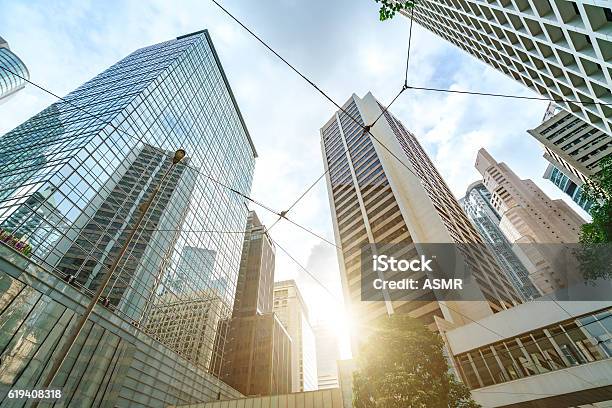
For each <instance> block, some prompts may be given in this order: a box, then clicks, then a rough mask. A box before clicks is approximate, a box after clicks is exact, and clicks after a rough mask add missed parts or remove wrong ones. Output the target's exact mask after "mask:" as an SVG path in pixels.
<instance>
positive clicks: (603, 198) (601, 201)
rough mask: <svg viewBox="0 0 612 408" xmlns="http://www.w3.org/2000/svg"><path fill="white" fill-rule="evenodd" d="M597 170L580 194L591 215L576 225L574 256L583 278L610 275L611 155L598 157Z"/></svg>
mask: <svg viewBox="0 0 612 408" xmlns="http://www.w3.org/2000/svg"><path fill="white" fill-rule="evenodd" d="M599 165H600V167H601V170H600V171H599V172H598V173H597V174H596V175H594V176H592V177H590V178H589V181H588V183H586V184H585V185H584V186H583V193H582V194H583V196H585V197H586V198H588V199H589V200H591V201H593V205H592V206H591V208H590V209H589V213H590V214H591V217H592V218H593V221H591V222H590V223H588V224H584V225H583V226H582V227H581V229H580V243H581V244H582V245H581V248H580V249H579V251H578V260H579V261H580V263H581V269H582V274H583V276H584V279H585V281H592V280H595V279H598V278H607V279H610V278H612V251H610V250H609V249H610V243H612V200H611V199H610V198H611V197H612V156H608V157H606V158H605V159H602V160H601V162H600V163H599Z"/></svg>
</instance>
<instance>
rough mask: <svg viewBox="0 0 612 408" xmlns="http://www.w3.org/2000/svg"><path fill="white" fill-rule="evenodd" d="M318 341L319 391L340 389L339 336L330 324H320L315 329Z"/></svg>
mask: <svg viewBox="0 0 612 408" xmlns="http://www.w3.org/2000/svg"><path fill="white" fill-rule="evenodd" d="M314 332H315V338H316V339H317V368H318V383H319V389H320V390H324V389H328V388H338V387H339V384H340V383H339V379H338V360H339V359H340V347H339V344H338V335H337V334H336V332H335V331H334V329H333V327H331V326H330V324H329V323H325V322H322V323H319V324H317V325H316V326H315V327H314Z"/></svg>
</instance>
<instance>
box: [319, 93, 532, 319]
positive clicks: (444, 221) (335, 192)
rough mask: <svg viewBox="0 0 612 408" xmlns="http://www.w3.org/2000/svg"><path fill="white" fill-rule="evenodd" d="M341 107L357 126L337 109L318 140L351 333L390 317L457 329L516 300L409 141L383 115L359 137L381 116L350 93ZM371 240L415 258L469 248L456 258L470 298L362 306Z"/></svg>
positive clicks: (368, 100)
mask: <svg viewBox="0 0 612 408" xmlns="http://www.w3.org/2000/svg"><path fill="white" fill-rule="evenodd" d="M343 109H344V110H345V111H346V112H347V113H348V115H351V116H352V117H353V118H354V119H355V120H356V121H357V122H358V123H354V122H353V120H352V119H351V118H350V117H349V116H347V114H345V113H343V112H337V113H336V114H335V115H334V116H333V117H332V118H331V119H330V120H329V121H328V122H327V123H326V124H325V125H324V126H323V128H322V129H321V139H322V140H321V142H322V150H323V157H324V163H325V167H326V169H327V170H329V172H328V175H327V186H328V193H329V199H330V205H331V212H332V220H333V224H334V233H335V238H336V243H337V244H338V246H339V250H338V257H339V260H340V269H341V278H342V285H343V288H344V292H345V296H344V298H345V299H346V301H347V303H348V305H347V306H348V310H349V312H350V313H351V315H352V318H353V320H354V321H355V323H356V324H357V326H356V330H358V331H361V330H362V328H361V326H360V325H365V326H368V322H370V321H371V320H372V319H375V318H377V317H379V316H384V315H387V314H391V313H410V314H411V315H412V316H414V317H417V318H419V319H420V320H421V321H422V322H424V323H425V324H427V325H430V327H431V328H435V325H436V322H435V316H436V317H438V318H444V319H447V320H449V321H451V322H453V323H454V324H463V323H466V322H469V321H470V319H474V318H478V317H482V316H486V315H489V314H491V313H493V312H496V311H500V310H503V309H504V308H507V307H511V306H512V305H513V304H514V303H515V302H520V300H519V296H518V295H517V293H516V291H515V290H514V288H513V287H512V285H511V284H510V283H509V282H508V280H507V278H506V276H505V275H504V273H503V272H502V271H501V269H500V268H499V266H498V265H497V263H496V261H495V259H494V258H493V255H491V254H490V253H488V251H486V250H485V248H484V242H483V240H482V238H480V235H479V234H478V232H477V231H476V229H475V228H474V226H473V225H472V224H471V222H470V220H469V219H468V218H467V216H466V215H465V212H464V211H463V209H462V208H461V206H460V205H459V203H458V202H457V200H456V199H455V198H454V196H453V194H452V193H451V191H450V189H449V188H448V186H447V185H446V183H445V182H444V180H443V179H442V177H441V176H440V174H439V173H438V171H437V170H436V168H435V166H434V165H433V163H432V162H431V160H430V159H429V157H428V156H427V154H426V153H425V151H424V150H423V148H422V147H421V145H420V144H419V142H418V141H417V139H416V137H415V136H414V135H413V134H412V133H410V132H409V131H408V130H406V128H405V127H404V125H403V124H402V123H401V122H400V121H399V120H397V119H396V118H395V117H394V116H393V115H391V114H390V113H389V112H386V113H385V114H384V115H383V116H382V117H381V119H380V120H379V121H378V122H377V123H376V125H375V126H373V127H372V129H371V132H372V134H373V135H374V136H375V137H376V139H377V140H378V141H376V140H375V139H374V138H372V137H371V136H370V135H369V134H367V133H364V132H363V130H362V129H361V128H360V126H359V125H362V126H363V125H365V124H370V123H372V122H374V120H375V119H376V118H377V117H378V116H379V115H380V114H381V112H382V107H381V105H380V104H379V103H378V102H377V101H376V99H375V98H374V96H372V94H371V93H368V94H367V95H366V96H365V97H363V98H359V97H357V96H356V95H353V96H352V97H351V98H350V99H349V100H348V102H346V103H345V104H344V106H343ZM383 145H384V146H385V147H383ZM387 149H389V150H390V151H391V152H393V154H394V155H395V157H393V156H392V155H391V153H389V151H387ZM398 158H399V160H401V161H402V163H403V164H402V163H400V161H399V160H398ZM404 166H407V167H408V168H409V169H410V170H411V171H412V172H413V173H415V174H416V176H415V174H412V173H411V172H409V171H408V170H407V169H406V167H404ZM376 243H394V244H402V245H403V246H405V247H406V248H408V249H409V250H410V251H414V253H415V256H418V255H417V253H418V254H421V253H422V252H419V251H423V248H422V246H421V245H419V244H422V243H449V244H464V243H472V244H474V245H471V246H470V248H467V246H457V251H463V250H466V251H467V250H468V249H469V250H471V251H473V252H471V253H468V252H462V253H461V254H460V255H461V256H462V257H464V259H465V261H466V263H467V264H468V265H469V266H470V268H471V270H472V275H473V278H474V279H471V283H470V288H469V291H470V293H472V295H471V298H470V300H471V301H469V302H461V301H457V302H451V303H446V304H447V305H449V306H451V304H452V306H451V307H452V309H453V310H454V311H453V310H451V309H449V308H447V307H445V306H444V305H441V304H440V302H438V301H427V300H411V301H376V302H364V301H361V285H360V282H361V272H362V270H361V256H362V254H361V250H362V247H363V246H364V245H367V244H376ZM476 252H477V253H476ZM449 276H450V275H449ZM429 295H431V296H433V298H434V299H436V298H435V296H436V295H435V294H433V293H430V294H429ZM477 300H482V301H480V302H479V301H477ZM466 316H468V318H466Z"/></svg>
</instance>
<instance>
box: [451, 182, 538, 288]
mask: <svg viewBox="0 0 612 408" xmlns="http://www.w3.org/2000/svg"><path fill="white" fill-rule="evenodd" d="M459 202H460V203H461V206H462V207H463V209H464V210H465V213H466V214H467V216H468V218H469V219H470V220H471V221H472V223H473V224H474V225H475V226H476V229H477V230H478V232H480V235H481V236H482V238H483V239H484V241H485V242H486V243H487V244H489V245H490V246H491V252H492V253H493V256H495V258H496V259H497V262H498V264H499V266H501V268H502V270H503V271H504V272H505V273H506V276H507V277H508V280H510V282H511V283H512V284H513V285H514V287H515V288H516V289H517V291H518V292H519V293H520V294H521V295H522V296H523V298H525V299H532V298H536V297H538V296H539V295H540V292H538V290H537V289H536V288H535V287H534V286H533V283H531V281H530V280H529V272H528V271H527V268H525V265H523V263H522V262H521V261H520V259H519V258H518V257H517V256H516V254H515V253H514V251H513V250H512V246H511V245H510V243H509V242H508V239H507V238H506V237H505V236H504V234H503V233H502V231H501V229H500V228H499V222H500V221H501V217H500V215H499V214H498V213H497V211H496V210H495V208H493V205H492V204H491V193H490V192H489V190H487V188H486V187H485V186H484V184H482V182H481V181H477V182H475V183H472V184H471V185H470V186H469V187H468V189H467V192H466V193H465V197H464V198H462V199H461V200H459Z"/></svg>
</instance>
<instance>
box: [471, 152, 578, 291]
mask: <svg viewBox="0 0 612 408" xmlns="http://www.w3.org/2000/svg"><path fill="white" fill-rule="evenodd" d="M476 169H477V170H478V171H479V172H480V174H482V176H483V179H484V181H483V184H484V185H485V187H486V188H487V190H488V191H490V192H491V200H490V203H491V204H492V205H493V208H495V210H496V211H497V213H498V214H499V215H500V216H501V221H500V228H501V230H502V231H503V233H504V235H505V236H506V238H508V240H509V241H510V242H511V243H513V244H521V245H518V246H516V245H515V246H514V249H515V250H519V251H520V253H519V256H521V258H522V259H525V260H527V263H526V265H525V266H526V267H527V269H528V271H529V275H530V279H531V281H532V282H533V284H534V285H535V286H536V287H537V288H538V290H539V291H540V292H541V293H543V294H547V293H551V292H553V291H555V290H557V289H560V288H563V287H566V285H567V279H566V278H567V277H565V276H561V275H560V274H559V273H558V271H556V270H555V269H554V268H553V265H554V260H555V258H556V257H557V256H558V253H556V252H555V251H554V248H553V246H545V245H541V244H554V243H572V242H578V235H579V231H580V226H581V225H582V224H583V223H584V220H583V219H582V218H580V216H579V215H578V214H576V213H575V212H574V210H572V209H571V208H570V207H569V206H568V205H567V204H566V203H565V202H564V201H563V200H551V199H550V198H548V196H546V194H544V192H543V191H542V190H540V188H539V187H538V186H536V185H535V183H534V182H533V181H531V180H521V179H520V178H519V177H518V176H517V175H516V174H515V173H514V172H513V171H512V170H511V169H510V168H509V167H508V166H507V165H506V164H505V163H498V162H497V161H495V159H493V157H492V156H491V155H490V154H489V153H488V152H487V151H486V150H485V149H480V150H479V151H478V157H477V158H476Z"/></svg>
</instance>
